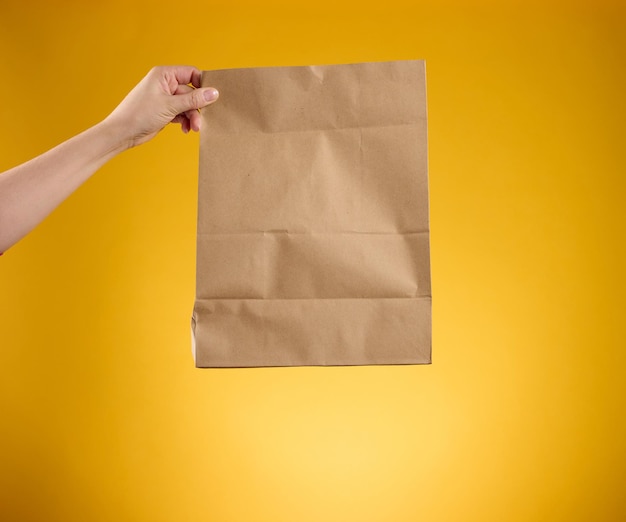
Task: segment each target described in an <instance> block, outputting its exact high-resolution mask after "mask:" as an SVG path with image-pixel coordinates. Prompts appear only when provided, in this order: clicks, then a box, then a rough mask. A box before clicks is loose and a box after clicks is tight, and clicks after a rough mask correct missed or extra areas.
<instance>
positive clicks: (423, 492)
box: [0, 0, 626, 522]
mask: <svg viewBox="0 0 626 522" xmlns="http://www.w3.org/2000/svg"><path fill="white" fill-rule="evenodd" d="M414 58H415V59H416V58H423V59H426V61H427V77H428V108H429V131H430V134H429V152H430V157H429V161H430V184H431V185H430V188H431V224H432V229H431V233H432V236H431V242H432V277H433V295H434V301H433V306H434V309H433V313H434V332H433V335H434V346H433V355H434V364H433V365H431V366H421V367H419V366H417V367H416V366H411V367H360V368H293V369H242V370H196V369H194V367H193V361H192V357H191V352H190V314H191V309H192V305H193V298H194V270H195V219H196V180H197V153H198V137H197V136H196V135H194V136H183V135H182V134H181V133H180V132H179V131H178V129H175V128H173V127H172V128H168V129H166V130H164V131H163V132H162V133H161V134H160V135H159V136H158V137H157V138H156V139H155V140H154V141H152V142H151V143H149V144H147V145H144V146H142V147H140V148H138V149H134V150H132V151H129V152H127V153H125V154H123V155H121V156H119V157H118V158H115V159H114V160H113V161H111V162H110V163H109V164H107V165H106V166H105V167H104V168H102V169H101V171H100V172H99V173H98V174H96V175H95V176H94V177H93V178H92V179H91V180H90V181H89V182H87V183H86V184H85V185H84V186H83V187H81V188H80V189H79V191H78V192H77V193H76V194H74V195H73V196H72V197H71V198H70V199H69V200H68V201H66V202H65V203H64V204H63V205H62V206H61V207H60V208H59V209H58V210H57V211H55V212H54V214H53V215H52V216H51V217H50V218H48V219H47V220H46V221H45V222H44V223H43V224H42V225H40V226H39V227H38V228H37V229H36V231H34V232H33V233H32V234H31V235H30V236H29V237H27V238H26V239H24V240H23V241H22V242H21V243H20V244H18V245H16V246H15V247H14V248H12V249H11V250H9V252H8V253H6V254H5V255H4V256H3V257H2V258H0V292H1V294H0V345H1V349H0V415H1V426H0V520H2V521H3V522H4V521H10V522H13V521H16V522H22V521H42V520H45V521H63V522H71V521H81V522H84V521H92V522H98V521H113V520H114V521H122V522H124V521H139V522H141V521H146V522H148V521H149V522H161V521H163V522H165V521H190V522H195V521H216V522H244V521H245V522H265V521H267V522H292V521H298V522H313V521H315V522H318V521H328V522H335V521H336V522H346V521H348V522H351V521H355V522H379V521H380V522H383V521H384V522H387V521H389V522H413V521H474V520H475V521H544V520H545V521H568V522H572V521H590V520H594V521H618V520H624V519H625V518H626V485H625V484H626V449H625V442H626V421H625V406H626V405H625V400H624V399H625V397H626V384H625V383H626V372H625V371H624V365H625V364H626V356H625V348H626V341H625V334H626V329H625V328H624V324H625V320H624V316H625V315H626V307H625V305H624V299H625V297H624V296H625V292H626V285H625V278H624V269H625V267H626V256H625V249H624V241H625V239H626V234H625V232H626V230H625V228H626V227H625V226H624V224H625V222H626V216H625V212H624V208H625V207H626V201H625V197H626V190H625V181H624V176H625V175H626V168H625V161H624V153H625V152H626V143H625V141H626V140H625V135H626V132H625V128H624V126H625V121H626V102H625V96H624V95H625V93H626V72H625V70H626V67H625V66H626V7H624V4H623V2H617V1H616V2H614V3H610V2H607V1H600V2H599V1H597V0H594V1H592V0H588V1H586V2H584V1H570V2H561V3H557V2H556V1H549V0H548V1H536V2H535V1H532V2H521V1H519V2H509V3H506V2H504V3H503V2H496V1H484V2H480V3H462V2H456V3H455V2H430V3H423V2H422V3H419V2H409V1H402V0H389V1H386V2H380V1H379V2H374V1H370V0H363V1H358V2H356V1H355V2H347V1H343V0H317V1H313V2H307V3H302V4H294V3H293V2H286V1H284V2H278V1H275V0H267V1H266V2H251V1H248V2H243V1H240V2H228V1H227V0H226V1H221V2H211V1H205V2H198V1H194V0H187V1H181V2H173V1H167V2H156V1H150V2H147V1H146V2H136V1H132V0H111V1H109V2H97V1H94V2H85V1H83V0H81V1H78V0H76V1H65V2H63V1H59V2H52V1H47V0H46V1H44V0H37V1H19V2H18V1H14V0H2V1H1V2H0V114H1V116H2V118H1V121H0V143H1V146H0V150H1V151H2V153H1V154H0V170H4V169H7V168H10V167H11V166H13V165H16V164H18V163H20V162H22V161H25V160H27V159H29V158H31V157H32V156H34V155H37V154H38V153H41V152H43V151H44V150H46V149H48V148H50V147H52V146H53V145H55V144H57V143H59V142H60V141H62V140H64V139H66V138H68V137H70V136H72V135H73V134H76V133H78V132H79V131H81V130H83V129H84V128H86V127H88V126H90V125H92V124H94V123H96V122H97V121H99V120H100V119H101V118H103V117H104V116H106V114H108V112H109V111H110V110H112V109H113V108H114V107H115V105H116V104H117V103H118V102H119V101H120V100H121V99H122V97H123V96H124V95H125V94H126V92H127V91H128V90H130V89H131V88H132V87H133V86H134V84H135V83H136V82H137V81H138V80H139V79H140V78H141V77H142V76H143V75H144V74H145V73H146V72H147V70H148V69H149V68H150V67H151V66H152V65H156V64H170V63H190V64H194V65H196V66H198V67H200V68H222V67H243V66H263V65H305V64H324V63H343V62H358V61H376V60H394V59H414ZM380 95H381V96H384V95H385V93H384V92H381V93H380ZM218 103H219V102H218Z"/></svg>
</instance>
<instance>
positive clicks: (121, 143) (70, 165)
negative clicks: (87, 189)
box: [0, 121, 130, 252]
mask: <svg viewBox="0 0 626 522" xmlns="http://www.w3.org/2000/svg"><path fill="white" fill-rule="evenodd" d="M123 135H124V133H123V132H120V129H115V128H114V127H113V124H111V123H109V122H106V121H105V122H102V123H99V124H97V125H95V126H94V127H91V128H90V129H87V130H86V131H84V132H82V133H81V134H78V135H77V136H75V137H73V138H71V139H69V140H67V141H65V142H63V143H61V144H60V145H58V146H56V147H55V148H53V149H51V150H49V151H48V152H45V153H44V154H42V155H40V156H38V157H36V158H34V159H32V160H30V161H28V162H27V163H24V164H23V165H19V166H17V167H15V168H13V169H11V170H9V171H7V172H5V173H4V174H2V175H0V252H4V251H5V250H6V249H8V248H9V247H11V246H12V245H13V244H15V243H16V242H17V241H19V240H20V239H21V238H22V237H23V236H25V235H26V234H27V233H28V232H30V231H31V230H32V229H33V228H35V226H36V225H37V224H38V223H39V222H41V221H42V220H43V219H44V218H45V217H46V216H48V214H50V213H51V212H52V211H53V210H54V209H55V208H56V207H57V206H58V205H59V204H60V203H61V202H62V201H63V200H64V199H65V198H67V197H68V196H69V195H70V194H71V193H72V192H74V191H75V190H76V189H77V188H78V187H79V186H80V185H81V184H82V183H84V182H85V181H86V180H87V179H88V178H89V177H90V176H91V175H92V174H93V173H94V172H95V171H96V170H98V168H100V167H101V166H102V165H104V164H105V163H106V162H107V161H108V160H110V159H111V158H113V157H114V156H116V155H117V154H119V153H120V152H122V151H123V150H125V149H127V148H128V147H129V146H130V143H129V142H128V140H123V139H121V138H120V136H123Z"/></svg>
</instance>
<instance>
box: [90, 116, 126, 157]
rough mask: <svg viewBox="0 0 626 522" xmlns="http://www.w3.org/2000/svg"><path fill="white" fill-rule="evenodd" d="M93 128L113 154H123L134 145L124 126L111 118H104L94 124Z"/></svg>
mask: <svg viewBox="0 0 626 522" xmlns="http://www.w3.org/2000/svg"><path fill="white" fill-rule="evenodd" d="M95 128H96V129H97V130H98V132H99V133H100V134H101V136H102V139H103V140H104V143H106V145H107V148H108V149H109V150H110V152H111V153H113V154H119V153H120V152H124V151H125V150H128V149H130V148H132V147H133V146H134V145H135V143H134V140H133V138H132V137H131V136H129V135H128V129H127V128H126V126H124V125H122V124H121V123H119V122H117V121H115V120H113V119H111V118H105V119H104V120H102V121H101V122H100V123H98V124H96V126H95Z"/></svg>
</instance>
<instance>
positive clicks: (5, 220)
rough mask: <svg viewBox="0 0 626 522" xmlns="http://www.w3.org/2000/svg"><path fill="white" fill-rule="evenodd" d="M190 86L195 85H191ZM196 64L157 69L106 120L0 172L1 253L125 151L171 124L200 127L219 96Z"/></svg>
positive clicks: (184, 127) (191, 128)
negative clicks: (207, 108)
mask: <svg viewBox="0 0 626 522" xmlns="http://www.w3.org/2000/svg"><path fill="white" fill-rule="evenodd" d="M189 84H191V85H189ZM199 87H200V71H198V70H197V69H195V68H194V67H185V66H180V67H155V68H154V69H152V70H151V71H150V72H149V73H148V75H147V76H146V77H145V78H144V79H143V80H142V81H141V82H140V83H139V84H138V85H137V86H136V87H135V88H134V89H133V90H132V91H131V92H130V93H129V94H128V96H127V97H126V98H125V99H124V100H123V101H122V103H120V105H119V106H118V107H117V108H116V109H115V110H114V111H113V112H112V113H111V114H110V115H109V116H108V117H107V118H106V119H104V120H103V121H102V122H100V123H98V124H97V125H95V126H93V127H91V128H90V129H87V130H86V131H84V132H82V133H80V134H78V135H77V136H74V137H73V138H71V139H69V140H67V141H65V142H63V143H61V144H60V145H58V146H56V147H55V148H53V149H51V150H49V151H48V152H45V153H44V154H42V155H41V156H38V157H36V158H34V159H32V160H30V161H28V162H26V163H24V164H22V165H18V166H17V167H14V168H12V169H11V170H9V171H7V172H5V173H4V174H1V175H0V252H4V251H5V250H6V249H8V248H9V247H10V246H12V245H13V244H15V243H16V242H17V241H19V240H20V239H21V238H22V237H24V236H25V235H26V234H27V233H28V232H30V231H31V230H32V229H33V228H35V226H36V225H37V224H38V223H40V222H41V221H42V220H43V219H44V218H45V217H46V216H48V214H50V212H52V211H53V210H54V209H55V208H56V207H57V206H58V205H59V204H60V203H61V202H62V201H63V200H64V199H66V198H67V197H68V196H69V195H70V194H71V193H72V192H74V191H75V190H76V189H77V188H78V187H79V186H80V185H81V184H82V183H84V182H85V181H86V180H87V179H88V178H89V177H90V176H91V175H92V174H93V173H94V172H95V171H96V170H98V168H100V167H101V166H102V165H104V164H105V163H106V162H107V161H108V160H110V159H111V158H113V157H114V156H116V155H117V154H119V153H120V152H122V151H124V150H126V149H128V148H130V147H133V146H136V145H139V144H141V143H144V142H146V141H148V140H150V139H151V138H153V137H154V136H155V135H156V134H157V133H158V132H159V131H160V130H161V129H162V128H163V127H164V126H165V125H167V124H168V123H170V122H173V123H180V124H181V128H182V130H183V132H185V133H186V132H189V130H194V131H198V130H199V128H200V115H199V113H198V111H197V109H199V108H201V107H204V106H205V105H208V104H209V103H212V102H213V101H215V100H216V99H217V91H216V90H215V89H212V88H206V89H200V88H199Z"/></svg>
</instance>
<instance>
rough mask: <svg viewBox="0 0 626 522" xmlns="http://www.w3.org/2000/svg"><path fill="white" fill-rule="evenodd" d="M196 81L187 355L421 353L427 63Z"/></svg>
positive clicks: (308, 360) (304, 358) (403, 356)
mask: <svg viewBox="0 0 626 522" xmlns="http://www.w3.org/2000/svg"><path fill="white" fill-rule="evenodd" d="M202 84H203V86H205V87H208V86H212V87H216V88H217V89H218V90H219V92H220V98H219V100H218V101H217V103H215V104H213V105H211V106H209V107H207V108H205V109H203V110H202V118H203V121H202V131H201V138H200V140H201V144H200V177H199V201H198V251H197V285H196V302H195V307H194V312H193V320H192V329H193V338H194V343H193V344H194V356H195V361H196V366H198V367H243V366H302V365H366V364H420V363H429V362H430V354H431V290H430V265H429V260H430V254H429V221H428V177H427V154H426V152H427V148H426V93H425V67H424V62H423V61H395V62H378V63H359V64H347V65H325V66H310V67H261V68H245V69H226V70H216V71H204V73H203V80H202Z"/></svg>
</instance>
